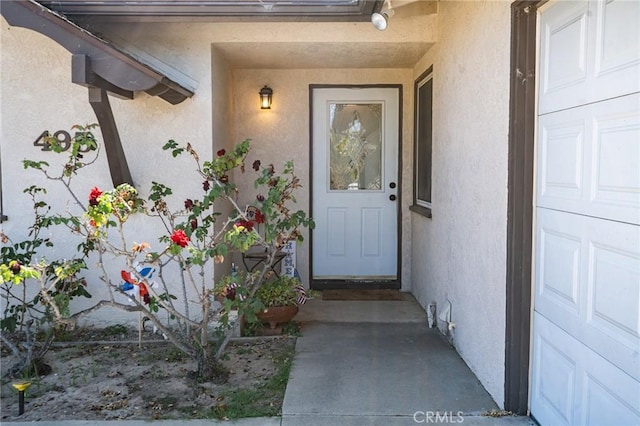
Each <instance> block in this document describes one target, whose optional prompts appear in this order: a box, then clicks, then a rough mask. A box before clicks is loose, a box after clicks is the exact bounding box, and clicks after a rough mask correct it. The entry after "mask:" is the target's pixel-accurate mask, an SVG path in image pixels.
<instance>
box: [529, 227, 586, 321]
mask: <svg viewBox="0 0 640 426" xmlns="http://www.w3.org/2000/svg"><path fill="white" fill-rule="evenodd" d="M543 220H544V222H545V223H544V224H541V226H540V228H539V229H540V231H539V234H538V247H539V250H540V251H539V255H538V262H539V265H538V277H539V279H540V280H539V282H538V286H537V287H536V289H537V292H538V295H537V297H538V298H539V299H541V300H544V301H545V303H553V304H554V305H556V306H557V307H558V308H559V309H563V310H566V311H567V312H568V313H569V314H570V315H572V316H574V317H576V318H578V317H579V315H580V301H579V290H580V287H579V284H580V264H581V263H582V262H581V260H580V258H581V253H582V250H581V246H582V240H581V237H580V230H579V229H575V227H573V226H568V227H566V226H562V224H561V223H555V222H553V220H552V219H551V220H550V221H548V220H545V219H543ZM549 222H551V223H549ZM569 225H571V224H569ZM568 228H574V229H568ZM572 231H573V232H572Z"/></svg>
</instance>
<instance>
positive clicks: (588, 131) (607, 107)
mask: <svg viewBox="0 0 640 426" xmlns="http://www.w3.org/2000/svg"><path fill="white" fill-rule="evenodd" d="M538 21H539V40H540V48H539V80H538V84H539V89H538V127H537V141H536V143H537V147H536V150H537V165H536V200H535V201H536V202H535V216H536V233H535V287H534V288H535V292H534V314H533V353H532V389H531V414H532V415H533V416H534V417H535V418H536V420H537V421H538V422H539V423H540V424H541V425H638V424H640V226H639V225H640V93H639V92H640V31H639V25H638V22H640V2H638V1H620V0H617V1H596V0H583V1H555V2H549V3H548V4H546V5H545V6H543V7H542V8H541V9H540V16H539V19H538Z"/></svg>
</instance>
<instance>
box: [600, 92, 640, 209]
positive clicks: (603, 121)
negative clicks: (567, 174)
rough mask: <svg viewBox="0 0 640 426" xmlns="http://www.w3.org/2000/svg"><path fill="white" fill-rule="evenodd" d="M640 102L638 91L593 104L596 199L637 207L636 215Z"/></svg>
mask: <svg viewBox="0 0 640 426" xmlns="http://www.w3.org/2000/svg"><path fill="white" fill-rule="evenodd" d="M639 105H640V95H634V96H627V97H624V98H622V99H616V100H614V101H608V102H605V103H603V104H602V105H598V106H594V107H593V108H591V109H593V110H594V116H593V126H594V128H593V137H594V139H593V148H592V149H593V151H592V152H593V161H592V167H593V169H592V176H593V191H592V200H593V202H594V203H596V204H599V205H609V206H611V207H614V208H615V207H619V208H622V209H629V211H635V212H636V215H640V213H638V211H639V206H640V107H639ZM608 108H610V109H609V110H608V112H605V111H606V110H607V109H608ZM621 171H623V172H621ZM624 171H626V172H624ZM636 218H637V216H636ZM619 219H621V220H624V217H619Z"/></svg>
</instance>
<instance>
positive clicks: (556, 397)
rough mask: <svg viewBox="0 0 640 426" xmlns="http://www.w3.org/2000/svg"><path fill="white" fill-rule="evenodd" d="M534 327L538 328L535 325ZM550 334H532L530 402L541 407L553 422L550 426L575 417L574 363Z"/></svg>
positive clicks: (566, 421)
mask: <svg viewBox="0 0 640 426" xmlns="http://www.w3.org/2000/svg"><path fill="white" fill-rule="evenodd" d="M536 326H537V327H540V325H539V324H536ZM550 334H551V333H548V334H544V333H536V334H535V340H536V352H535V355H534V365H535V368H534V371H535V372H536V375H535V376H534V378H533V381H534V383H535V386H534V389H535V394H534V395H532V401H533V402H535V404H536V405H542V406H544V408H545V412H547V413H548V415H549V417H551V418H552V420H553V421H552V422H550V424H551V423H553V424H570V423H571V421H572V419H573V418H574V417H575V414H574V404H573V401H574V400H575V388H576V362H575V360H574V359H573V354H571V353H567V352H568V351H567V350H566V349H565V348H560V347H558V346H557V345H556V344H555V341H554V340H553V336H552V335H550ZM533 402H532V403H533ZM538 420H539V421H540V419H538Z"/></svg>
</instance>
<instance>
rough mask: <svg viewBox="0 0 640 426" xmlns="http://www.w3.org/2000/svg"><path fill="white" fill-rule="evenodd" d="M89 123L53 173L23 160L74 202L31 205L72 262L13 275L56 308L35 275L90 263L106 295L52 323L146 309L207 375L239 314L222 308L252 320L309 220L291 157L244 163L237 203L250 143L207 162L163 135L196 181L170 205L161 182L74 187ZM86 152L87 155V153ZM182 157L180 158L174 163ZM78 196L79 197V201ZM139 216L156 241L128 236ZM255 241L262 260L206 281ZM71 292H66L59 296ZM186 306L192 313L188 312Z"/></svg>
mask: <svg viewBox="0 0 640 426" xmlns="http://www.w3.org/2000/svg"><path fill="white" fill-rule="evenodd" d="M92 128H93V126H86V127H82V126H76V127H75V130H76V135H75V137H74V140H73V143H72V147H71V149H70V150H69V151H68V152H69V159H68V161H67V163H66V164H65V165H64V166H63V168H62V171H61V172H60V173H59V174H57V175H56V174H54V173H53V172H52V171H51V170H50V167H49V164H48V163H46V162H43V161H30V160H25V161H24V165H25V168H27V169H35V170H38V171H40V172H41V173H43V174H44V175H45V176H46V177H47V178H48V179H50V180H51V181H54V182H56V181H57V182H59V183H61V184H62V186H63V187H64V188H65V189H66V190H67V192H68V194H69V196H70V198H71V200H73V201H74V202H75V204H76V205H77V209H76V210H77V212H72V211H67V212H65V213H56V214H50V213H49V212H48V211H47V212H44V213H42V212H41V213H39V216H38V215H37V216H36V217H37V218H38V220H39V221H40V224H39V225H38V226H37V228H36V229H42V228H43V227H49V226H64V227H66V229H68V230H69V231H70V232H71V233H72V234H73V235H75V236H76V237H77V239H78V250H79V253H78V255H77V259H76V260H75V262H76V263H72V264H71V266H69V265H68V261H67V262H62V261H60V262H61V266H59V267H58V268H57V269H56V271H58V269H59V270H60V271H64V273H62V272H61V273H60V274H59V275H58V274H56V275H52V273H51V271H48V270H46V266H47V265H48V263H47V261H46V260H42V261H41V262H42V263H43V265H44V266H42V267H41V268H40V269H39V271H41V273H39V275H37V276H36V275H32V276H30V277H26V276H25V277H24V278H23V279H22V280H21V281H20V282H21V283H24V284H25V285H26V282H27V281H34V280H35V281H39V282H40V283H41V286H40V288H39V294H40V298H39V299H38V302H39V303H41V304H43V305H46V306H48V307H50V308H51V309H52V310H56V304H55V299H54V298H52V296H51V289H50V288H49V287H46V286H44V284H43V283H47V282H50V281H51V278H52V277H53V278H56V277H57V278H56V279H59V280H60V279H68V278H70V277H76V276H77V274H78V273H79V272H80V271H81V270H82V269H83V268H86V266H85V265H87V264H92V265H96V267H97V270H98V271H99V281H100V282H101V283H102V285H103V288H104V289H105V290H106V294H107V297H106V298H103V299H102V300H99V301H97V302H96V303H95V304H94V305H92V306H91V307H89V308H86V309H84V310H81V311H78V312H74V313H72V311H71V310H70V309H67V310H64V311H60V310H59V309H58V311H60V312H59V314H60V315H54V316H53V317H51V320H52V322H53V323H54V324H57V323H66V324H69V325H73V324H74V323H75V322H76V321H77V320H78V319H79V318H81V317H82V316H85V315H87V314H89V313H91V312H93V311H95V310H97V309H100V308H102V307H104V306H109V307H114V308H118V309H122V310H124V311H128V312H137V313H138V314H139V318H142V317H143V316H144V317H145V318H147V319H148V320H149V321H151V322H152V323H153V325H154V327H157V329H158V330H159V331H160V332H162V333H163V335H165V336H166V338H167V339H168V340H169V341H170V342H171V343H172V344H173V345H174V346H175V347H176V348H178V349H179V350H181V351H182V352H184V353H185V354H187V355H188V356H190V357H192V358H193V359H195V360H196V361H197V364H198V375H199V376H200V377H202V378H206V377H208V376H210V375H211V374H213V373H214V371H215V370H216V368H215V364H216V363H217V361H218V360H219V358H220V357H221V356H222V353H223V351H224V348H225V347H226V345H227V343H228V342H229V339H230V337H231V336H232V335H233V334H234V333H235V331H236V329H237V328H238V327H239V321H232V320H231V319H230V315H229V314H230V312H231V311H232V310H237V312H238V317H243V316H246V317H247V318H248V319H250V320H253V319H255V314H256V313H257V312H259V311H260V310H262V309H263V308H264V306H263V304H262V302H261V301H260V300H259V299H258V298H256V297H254V295H255V292H256V291H257V290H258V289H259V288H260V286H261V285H262V283H263V281H264V280H265V279H267V278H268V276H269V268H270V266H271V265H272V264H273V262H274V258H275V255H276V253H277V252H278V250H279V249H280V248H282V247H283V245H285V244H286V243H287V242H289V241H291V240H296V241H302V240H303V238H302V228H305V227H310V228H312V227H313V226H314V223H313V220H312V219H311V218H309V217H308V216H307V215H306V213H305V212H304V211H302V210H297V211H295V210H293V208H292V207H293V204H294V203H295V197H294V192H295V190H297V189H298V188H299V187H300V181H299V179H298V178H297V177H296V176H295V175H294V168H293V163H292V162H287V163H285V165H284V167H283V170H282V172H281V173H277V172H276V167H275V166H274V165H272V164H270V165H268V166H266V167H265V166H263V165H262V164H261V162H260V160H254V161H253V162H252V163H251V164H252V166H251V169H252V170H253V173H255V182H254V187H255V189H256V195H255V196H253V197H250V199H252V200H253V201H252V202H250V203H249V204H248V205H246V206H244V205H239V204H238V202H237V199H238V187H237V186H236V185H235V184H234V183H233V178H234V177H236V175H238V176H239V175H240V174H245V173H250V172H249V171H248V170H246V168H245V162H246V161H247V157H248V154H249V151H250V143H249V141H248V140H245V141H243V142H241V143H240V144H238V145H236V146H235V148H234V149H233V150H230V151H229V152H227V151H226V150H219V151H217V152H216V153H215V155H214V158H213V159H212V160H211V161H201V160H200V157H199V155H198V154H197V153H196V151H195V150H194V149H193V147H192V146H191V145H190V144H186V146H181V145H179V144H178V143H176V142H175V141H173V140H171V141H169V142H168V143H166V144H165V145H164V147H163V149H164V150H165V151H169V152H170V153H171V156H172V157H174V158H179V157H181V155H182V154H185V153H186V154H189V156H190V157H191V160H192V161H193V163H194V164H195V167H194V168H195V170H194V171H193V173H192V178H195V179H198V180H199V181H200V182H201V183H202V184H201V191H200V193H199V195H198V194H195V195H194V196H192V197H190V198H187V199H185V200H184V201H181V202H179V203H178V205H180V206H181V207H180V208H178V209H177V210H176V209H172V208H171V207H170V206H174V205H176V203H175V202H173V201H172V200H171V197H172V195H173V191H172V189H171V188H170V187H169V186H167V185H165V184H162V183H159V182H152V183H151V189H150V192H149V196H148V198H147V199H146V200H144V199H143V198H142V197H141V196H140V194H139V192H138V190H137V189H136V188H134V187H132V186H131V185H128V184H122V185H119V186H117V187H115V188H113V189H108V190H107V189H100V188H99V187H97V186H96V187H94V188H92V189H91V191H89V194H88V195H87V196H78V195H77V194H76V193H75V192H74V190H73V186H72V185H71V180H72V178H74V177H75V176H77V175H78V174H79V173H80V172H81V169H83V168H84V167H86V166H87V165H89V164H92V163H93V162H95V160H96V158H97V156H98V153H99V149H98V144H97V141H96V140H95V138H94V137H93V135H92V133H91V129H92ZM50 143H51V144H52V150H53V151H54V152H62V150H61V149H57V147H56V143H58V144H59V141H56V140H55V138H52V140H51V141H50ZM87 147H89V148H88V149H87ZM90 155H94V156H95V158H85V157H90ZM183 164H184V162H181V163H180V164H179V166H183ZM179 174H180V175H181V176H184V178H185V179H186V178H187V176H188V174H187V173H186V172H183V171H180V173H179ZM43 195H44V191H41V192H36V194H35V195H34V205H38V206H41V205H42V204H40V203H42V202H43V201H41V200H39V199H36V198H37V196H43ZM83 199H84V200H87V203H86V204H85V202H83V201H82V200H83ZM220 203H227V205H229V206H230V213H229V214H224V215H223V214H222V213H221V211H220V210H219V205H220ZM45 205H46V203H45ZM182 207H183V208H182ZM138 216H142V217H144V218H145V222H146V223H149V222H150V221H155V223H157V224H158V226H157V230H158V233H159V235H158V241H157V242H156V243H152V242H149V241H145V242H140V243H137V242H134V243H130V242H128V241H127V236H129V235H134V236H135V234H136V227H135V224H132V222H135V220H134V219H133V218H135V217H138ZM45 225H46V226H45ZM257 225H260V226H261V232H260V233H258V232H257V231H256V229H255V227H256V226H257ZM50 243H51V244H54V243H55V242H54V241H51V242H50ZM255 246H257V247H260V248H262V249H263V250H264V251H265V252H266V253H267V260H266V261H265V262H264V265H263V267H261V268H260V269H259V270H256V271H255V272H253V273H246V274H239V273H238V272H237V271H236V270H235V267H234V268H233V272H232V275H231V276H228V277H224V278H223V279H222V280H220V281H219V282H217V283H214V282H213V278H212V277H213V273H212V267H213V264H216V263H217V264H219V263H222V262H224V261H225V260H226V259H228V258H229V256H230V254H231V253H233V252H239V253H243V252H246V251H247V250H248V249H249V248H250V247H255ZM17 251H19V250H17ZM8 254H9V253H8ZM15 254H19V253H15ZM36 259H38V250H33V251H32V253H31V256H30V257H29V259H27V260H28V262H29V263H30V264H31V265H30V266H28V268H33V267H34V265H35V264H36ZM2 260H3V265H0V268H2V267H4V268H5V269H3V270H2V273H3V275H2V277H3V281H1V282H0V284H2V283H5V284H10V283H12V282H13V281H14V278H15V275H14V273H13V272H12V271H11V268H10V267H9V266H8V265H5V264H4V262H5V261H7V257H6V256H5V257H3V259H2ZM9 260H10V259H9ZM107 260H109V261H114V260H115V261H117V262H119V264H120V265H122V268H119V269H118V270H117V271H113V270H111V269H110V268H109V267H108V266H107V265H108V262H107ZM72 266H73V267H72ZM25 270H26V271H30V270H31V269H25ZM34 270H35V269H34ZM5 271H8V272H6V273H5ZM39 271H36V272H39ZM5 275H6V276H5ZM96 284H97V282H95V280H94V282H91V283H90V284H88V285H87V286H86V287H87V288H92V287H93V286H94V285H96ZM74 288H76V287H74ZM83 288H84V287H83ZM12 294H15V293H12ZM77 295H78V294H75V293H73V294H70V295H68V297H67V299H65V300H66V302H67V303H68V302H69V301H70V299H71V298H72V297H71V296H77ZM221 295H222V296H223V297H222V303H221V307H220V305H216V299H218V296H221ZM123 297H124V299H123ZM18 299H19V298H18ZM23 302H25V301H24V299H23ZM194 307H196V308H197V310H198V312H193V308H194ZM213 324H219V326H218V328H217V330H216V334H215V336H214V335H212V326H213Z"/></svg>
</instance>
